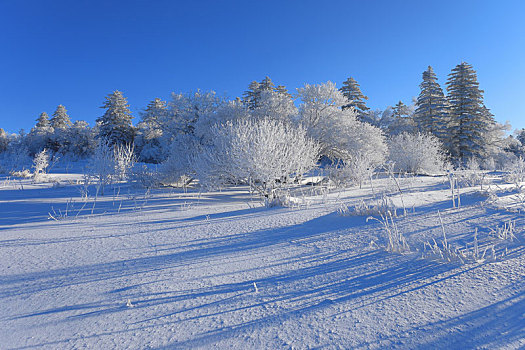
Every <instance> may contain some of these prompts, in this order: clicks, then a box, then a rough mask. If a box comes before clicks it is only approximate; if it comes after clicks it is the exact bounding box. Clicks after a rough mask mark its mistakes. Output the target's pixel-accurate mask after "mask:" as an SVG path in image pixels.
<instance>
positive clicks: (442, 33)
mask: <svg viewBox="0 0 525 350" xmlns="http://www.w3.org/2000/svg"><path fill="white" fill-rule="evenodd" d="M524 14H525V1H521V0H516V1H492V0H491V1H481V0H478V1H461V0H456V1H442V0H440V1H422V0H414V1H394V0H390V1H373V0H370V1H364V0H363V1H329V0H327V1H322V2H321V1H305V0H301V1H266V0H265V1H249V0H244V1H219V0H217V1H155V0H149V1H132V0H127V1H112V0H105V1H98V0H89V1H87V0H68V1H54V0H34V1H29V0H0V33H1V34H0V47H1V51H0V52H1V55H0V73H1V74H0V127H3V128H4V129H6V130H8V131H10V132H16V131H18V130H19V129H20V128H24V129H26V131H28V130H29V129H30V128H31V127H32V126H33V125H34V123H35V119H36V118H37V117H38V115H39V114H40V112H42V111H46V112H48V113H49V114H51V113H53V111H54V110H55V108H56V106H57V105H58V104H63V105H65V106H66V108H67V109H68V111H69V114H70V116H71V118H72V119H73V120H78V119H82V120H86V121H88V122H89V123H90V124H91V125H93V124H94V120H95V119H96V118H97V117H99V116H100V115H101V114H102V113H103V110H102V109H100V108H99V107H100V106H101V105H102V103H103V101H104V96H106V95H107V94H109V93H111V92H112V91H113V90H116V89H119V90H121V91H123V92H124V95H125V96H126V97H127V98H128V101H129V103H130V105H131V109H132V112H133V114H134V116H135V122H136V121H137V120H138V117H139V116H138V112H139V111H140V110H141V109H143V108H144V107H145V106H146V104H147V103H148V101H150V100H152V99H153V98H155V97H161V98H163V99H168V98H169V97H170V93H171V92H186V91H192V90H196V89H199V88H200V89H203V90H208V89H213V90H215V91H217V92H218V93H219V94H226V95H227V96H229V97H231V98H234V97H236V96H240V95H241V94H242V92H243V91H244V90H245V89H246V88H247V86H248V84H249V82H250V81H252V80H258V81H260V80H261V79H263V78H264V76H266V75H269V76H270V77H271V78H272V80H273V81H274V82H276V83H278V84H284V85H286V86H287V87H288V88H289V89H290V90H291V91H295V88H297V87H300V86H302V85H303V84H304V83H321V82H325V81H328V80H331V81H334V82H335V83H337V85H338V86H340V85H341V83H342V82H343V81H344V80H345V79H346V78H347V77H349V76H353V77H354V78H355V79H356V80H357V81H358V82H359V83H360V84H361V88H362V90H363V92H364V93H365V94H366V95H368V96H369V101H368V105H369V106H370V107H372V108H373V109H376V108H380V109H384V108H386V107H387V106H388V105H393V104H395V103H396V102H397V101H399V100H402V101H404V102H405V103H407V104H409V103H410V102H411V99H412V97H414V96H417V95H418V94H419V84H420V82H421V73H422V72H423V71H424V70H425V69H426V67H427V66H428V65H432V66H433V67H434V70H435V71H436V73H437V75H438V77H439V82H440V83H441V85H442V87H444V84H445V81H446V77H447V74H448V73H449V72H450V70H451V69H452V68H453V67H454V66H455V65H456V64H458V63H460V62H461V61H466V62H468V63H470V64H472V65H473V66H474V68H475V69H476V70H477V72H478V80H479V82H480V86H481V88H482V89H484V90H485V104H486V105H487V107H489V108H490V109H491V110H492V112H493V113H494V114H495V115H496V119H497V120H498V121H500V122H504V121H505V120H510V122H511V124H512V126H513V128H522V127H525V111H524V106H525V103H524V98H525V84H524V81H525V24H524V23H525V20H524Z"/></svg>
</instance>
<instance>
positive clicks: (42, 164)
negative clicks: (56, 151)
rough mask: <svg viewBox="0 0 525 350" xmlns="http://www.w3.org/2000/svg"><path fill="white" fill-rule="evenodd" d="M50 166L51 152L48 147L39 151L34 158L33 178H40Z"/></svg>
mask: <svg viewBox="0 0 525 350" xmlns="http://www.w3.org/2000/svg"><path fill="white" fill-rule="evenodd" d="M48 166H49V152H48V151H47V149H44V150H43V151H41V152H39V153H38V154H37V155H36V156H35V158H34V159H33V168H34V169H35V171H34V173H33V178H34V179H38V177H39V176H41V175H43V174H45V173H46V169H47V167H48Z"/></svg>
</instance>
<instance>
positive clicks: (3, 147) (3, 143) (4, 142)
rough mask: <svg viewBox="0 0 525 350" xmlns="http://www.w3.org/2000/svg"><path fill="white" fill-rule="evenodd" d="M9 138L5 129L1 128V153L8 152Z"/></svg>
mask: <svg viewBox="0 0 525 350" xmlns="http://www.w3.org/2000/svg"><path fill="white" fill-rule="evenodd" d="M8 146H9V136H8V135H7V133H6V132H5V130H4V129H2V128H0V153H2V152H5V151H7V147H8Z"/></svg>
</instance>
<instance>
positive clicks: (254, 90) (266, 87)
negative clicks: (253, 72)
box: [242, 76, 292, 110]
mask: <svg viewBox="0 0 525 350" xmlns="http://www.w3.org/2000/svg"><path fill="white" fill-rule="evenodd" d="M264 91H274V92H277V93H281V94H284V95H286V96H288V97H292V96H291V95H290V94H289V93H288V90H286V87H285V86H283V85H278V86H277V87H276V86H275V84H274V83H273V81H272V79H270V77H268V76H267V77H265V78H264V79H263V80H262V81H261V82H260V83H258V82H256V81H252V82H251V83H250V85H249V86H248V90H246V91H245V92H244V93H243V95H242V102H243V103H244V104H245V105H246V106H247V107H248V109H250V110H252V109H256V108H258V107H259V99H260V96H261V93H263V92H264Z"/></svg>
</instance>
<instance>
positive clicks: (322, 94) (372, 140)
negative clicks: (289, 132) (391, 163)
mask: <svg viewBox="0 0 525 350" xmlns="http://www.w3.org/2000/svg"><path fill="white" fill-rule="evenodd" d="M298 94H299V98H300V100H301V101H302V104H301V105H300V107H299V124H300V125H302V126H303V127H304V128H305V130H306V132H307V134H308V135H309V136H310V137H312V138H313V139H315V140H317V141H318V142H319V143H320V144H321V154H322V155H325V156H327V157H330V158H332V159H339V160H342V161H343V162H345V163H350V162H355V161H357V160H358V159H359V161H360V162H362V161H363V159H366V161H367V162H368V167H374V166H377V165H379V164H381V163H382V162H383V161H384V157H385V154H386V151H387V147H386V144H385V141H384V137H383V134H382V132H381V130H380V129H379V128H377V127H375V126H372V125H370V124H368V123H365V122H361V121H358V120H357V118H356V117H357V112H356V111H355V110H354V109H353V108H346V109H342V108H341V107H342V106H345V105H347V104H348V100H347V99H346V97H344V96H343V94H342V93H341V92H340V91H339V90H337V88H336V87H335V84H333V83H332V82H327V83H325V84H320V85H308V84H306V85H305V86H304V87H303V88H300V89H298Z"/></svg>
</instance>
